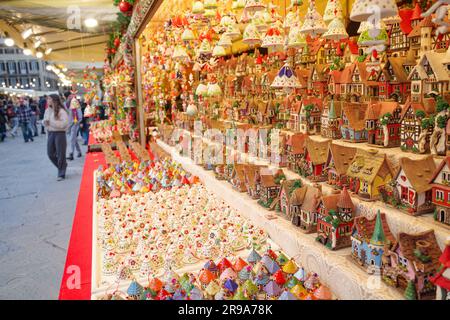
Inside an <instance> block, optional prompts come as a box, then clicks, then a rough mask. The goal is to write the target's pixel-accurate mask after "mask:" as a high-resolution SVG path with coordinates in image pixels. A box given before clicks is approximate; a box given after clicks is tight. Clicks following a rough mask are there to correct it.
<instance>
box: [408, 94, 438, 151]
mask: <svg viewBox="0 0 450 320" xmlns="http://www.w3.org/2000/svg"><path fill="white" fill-rule="evenodd" d="M435 112H436V103H435V100H434V99H433V98H426V99H423V101H422V102H412V101H411V99H407V102H406V103H405V106H404V107H403V110H402V114H401V116H400V149H402V151H412V152H414V153H426V152H429V151H430V136H431V134H432V133H433V123H432V122H431V121H430V117H431V116H432V115H433V114H434V113H435Z"/></svg>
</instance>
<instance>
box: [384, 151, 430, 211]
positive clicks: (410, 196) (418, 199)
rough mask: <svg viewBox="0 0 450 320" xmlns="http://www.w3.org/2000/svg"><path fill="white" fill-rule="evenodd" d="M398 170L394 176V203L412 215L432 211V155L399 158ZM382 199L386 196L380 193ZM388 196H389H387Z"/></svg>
mask: <svg viewBox="0 0 450 320" xmlns="http://www.w3.org/2000/svg"><path fill="white" fill-rule="evenodd" d="M400 167H401V169H400V171H399V172H398V174H397V176H396V177H395V178H394V181H395V188H396V189H397V190H396V192H394V193H393V197H394V198H395V202H396V204H398V206H400V208H402V209H404V210H406V211H407V212H408V213H410V214H412V215H418V214H422V213H427V212H433V210H434V205H433V204H432V202H431V200H432V192H431V185H430V184H429V181H430V179H431V178H432V176H433V174H434V172H435V171H436V164H435V162H434V160H433V157H432V156H429V157H427V158H424V159H420V160H412V159H409V158H402V159H400ZM382 197H383V200H387V201H389V199H385V198H386V196H385V195H382ZM388 198H389V197H388Z"/></svg>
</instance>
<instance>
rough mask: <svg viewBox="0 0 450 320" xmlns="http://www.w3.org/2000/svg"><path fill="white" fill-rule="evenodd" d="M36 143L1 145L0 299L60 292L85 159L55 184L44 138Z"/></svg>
mask: <svg viewBox="0 0 450 320" xmlns="http://www.w3.org/2000/svg"><path fill="white" fill-rule="evenodd" d="M19 134H21V132H20V130H19ZM34 139H35V140H34V142H28V143H24V141H23V138H22V137H21V136H19V137H16V138H15V139H12V138H9V137H8V138H7V139H6V140H5V142H3V143H0V299H57V298H58V294H59V286H60V282H61V277H62V273H63V269H64V263H65V258H66V252H67V246H68V242H69V237H70V232H71V228H72V220H73V216H74V212H75V206H76V201H77V197H78V189H79V185H80V179H81V173H82V169H83V163H84V156H83V157H82V158H80V159H76V160H75V161H72V162H70V161H69V167H68V168H67V175H66V178H67V179H66V180H65V181H62V182H57V181H56V168H55V167H54V166H53V164H52V163H51V162H50V160H49V159H48V158H47V155H46V139H47V137H46V136H39V137H36V138H34ZM82 148H83V155H84V154H85V152H86V147H85V146H82Z"/></svg>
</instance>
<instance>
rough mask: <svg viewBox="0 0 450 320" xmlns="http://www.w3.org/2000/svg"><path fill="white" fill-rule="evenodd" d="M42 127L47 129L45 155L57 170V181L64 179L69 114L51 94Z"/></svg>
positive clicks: (59, 99)
mask: <svg viewBox="0 0 450 320" xmlns="http://www.w3.org/2000/svg"><path fill="white" fill-rule="evenodd" d="M47 106H48V107H47V109H46V110H45V114H44V126H45V128H46V129H47V133H48V135H47V136H48V138H47V155H48V157H49V159H50V161H51V162H52V163H53V164H54V165H55V167H56V168H57V169H58V179H57V180H58V181H61V180H64V179H65V178H66V168H67V161H66V148H67V138H66V131H67V129H68V128H69V112H68V111H67V110H66V108H64V105H63V104H62V102H61V98H60V97H59V96H58V95H56V94H51V95H50V96H49V97H48V99H47Z"/></svg>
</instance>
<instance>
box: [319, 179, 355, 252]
mask: <svg viewBox="0 0 450 320" xmlns="http://www.w3.org/2000/svg"><path fill="white" fill-rule="evenodd" d="M354 217H355V207H354V204H353V202H352V199H351V197H350V194H349V193H348V191H347V189H346V188H345V187H344V189H342V190H341V191H340V192H339V191H338V192H337V193H335V194H331V195H328V196H322V197H321V199H320V201H319V205H318V208H317V238H316V240H317V241H319V242H320V243H322V244H323V245H325V246H326V247H327V248H329V249H332V250H336V249H340V248H345V247H349V246H350V244H351V240H350V236H351V229H352V226H353V219H354Z"/></svg>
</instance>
